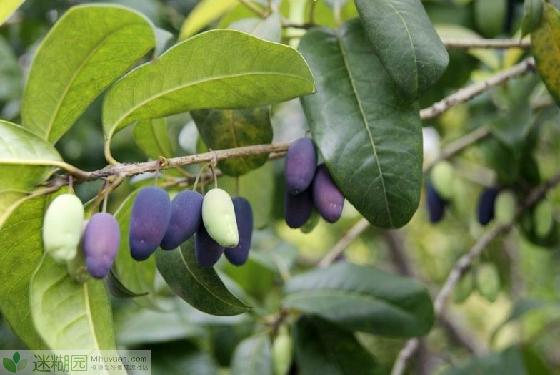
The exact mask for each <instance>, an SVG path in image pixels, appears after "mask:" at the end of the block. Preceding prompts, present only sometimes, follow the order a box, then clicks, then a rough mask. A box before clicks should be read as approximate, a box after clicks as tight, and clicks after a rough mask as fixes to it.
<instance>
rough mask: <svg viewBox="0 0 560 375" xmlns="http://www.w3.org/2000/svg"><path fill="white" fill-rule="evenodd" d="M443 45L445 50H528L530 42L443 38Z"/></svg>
mask: <svg viewBox="0 0 560 375" xmlns="http://www.w3.org/2000/svg"><path fill="white" fill-rule="evenodd" d="M442 41H443V44H444V45H445V47H446V48H447V49H469V48H489V49H507V48H520V49H525V48H530V47H531V41H529V40H519V39H480V38H477V39H458V38H444V39H443V40H442Z"/></svg>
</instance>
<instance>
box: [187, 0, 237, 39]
mask: <svg viewBox="0 0 560 375" xmlns="http://www.w3.org/2000/svg"><path fill="white" fill-rule="evenodd" d="M238 4H239V1H238V0H201V1H200V2H199V3H198V4H197V5H196V7H195V8H194V9H193V10H192V11H191V12H190V13H189V15H188V16H187V18H186V19H185V22H183V25H182V26H181V32H180V33H179V39H186V38H188V37H190V36H192V35H194V34H195V33H196V32H198V31H200V30H201V29H203V28H204V27H206V26H207V25H208V24H210V23H212V22H214V21H215V20H217V19H218V18H220V17H221V16H223V15H224V14H225V13H226V12H228V11H229V10H231V9H233V8H235V6H236V5H238Z"/></svg>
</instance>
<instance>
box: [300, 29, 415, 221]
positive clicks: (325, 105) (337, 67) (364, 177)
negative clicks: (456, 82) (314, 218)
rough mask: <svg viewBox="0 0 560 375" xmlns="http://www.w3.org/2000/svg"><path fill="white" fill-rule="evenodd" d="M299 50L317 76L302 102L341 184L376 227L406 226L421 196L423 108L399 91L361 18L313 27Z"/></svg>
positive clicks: (343, 190) (312, 127)
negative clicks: (336, 27) (333, 26)
mask: <svg viewBox="0 0 560 375" xmlns="http://www.w3.org/2000/svg"><path fill="white" fill-rule="evenodd" d="M300 49H301V51H302V53H303V55H304V56H305V58H306V59H307V61H308V62H309V65H310V66H311V70H312V71H313V74H314V76H315V78H316V81H317V93H316V94H314V95H310V96H306V97H304V98H303V99H302V103H303V107H304V110H305V114H306V116H307V120H308V122H309V125H310V127H311V131H312V133H313V139H314V140H315V143H316V144H317V146H318V148H319V150H320V152H321V154H322V155H323V157H324V159H325V162H326V163H327V166H328V167H329V171H330V173H331V175H332V176H333V178H334V180H335V182H336V183H337V185H338V187H339V188H340V189H341V190H342V192H343V193H344V196H345V197H346V199H348V200H349V201H350V202H351V203H352V204H353V205H354V207H356V209H358V211H360V213H361V214H362V215H364V217H365V218H366V219H368V220H369V221H370V222H371V223H372V224H374V225H377V226H380V227H385V228H388V227H401V226H403V225H404V224H406V223H407V222H408V221H409V220H410V218H411V217H412V215H413V214H414V212H415V211H416V209H417V207H418V203H419V200H420V187H421V183H422V133H421V124H420V117H419V115H418V106H417V105H416V103H412V102H410V101H409V100H407V99H406V98H404V97H403V95H402V94H400V92H399V91H398V89H397V87H396V86H395V84H394V83H393V81H392V80H391V78H390V77H389V75H388V74H387V72H386V71H385V69H384V68H383V66H382V65H381V63H380V62H379V60H378V59H377V57H376V55H375V52H374V51H373V49H372V47H371V46H370V43H369V42H368V40H367V38H366V36H365V33H364V31H363V29H362V27H361V25H360V23H359V22H357V21H353V22H350V23H347V24H345V25H344V26H343V27H342V29H341V30H339V31H337V32H331V31H328V30H326V29H313V30H311V31H309V32H308V33H307V34H306V35H305V37H304V38H303V39H302V41H301V44H300Z"/></svg>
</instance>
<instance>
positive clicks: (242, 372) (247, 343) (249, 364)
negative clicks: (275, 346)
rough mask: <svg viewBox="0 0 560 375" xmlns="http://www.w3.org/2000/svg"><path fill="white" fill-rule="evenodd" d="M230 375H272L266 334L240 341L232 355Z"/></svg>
mask: <svg viewBox="0 0 560 375" xmlns="http://www.w3.org/2000/svg"><path fill="white" fill-rule="evenodd" d="M231 374H232V375H272V354H271V350H270V339H269V338H268V336H267V335H266V334H260V335H256V336H252V337H249V338H247V339H245V340H243V341H241V343H240V344H239V345H238V346H237V348H236V349H235V353H234V355H233V360H232V363H231Z"/></svg>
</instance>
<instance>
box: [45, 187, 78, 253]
mask: <svg viewBox="0 0 560 375" xmlns="http://www.w3.org/2000/svg"><path fill="white" fill-rule="evenodd" d="M83 221H84V206H83V205H82V202H81V201H80V199H78V197H76V196H75V195H74V194H62V195H59V196H58V197H56V198H55V199H54V200H53V201H52V203H51V204H50V206H49V208H48V209H47V212H46V213H45V220H44V222H43V244H44V246H45V252H46V253H47V254H49V255H50V256H51V257H52V258H53V259H54V260H55V261H56V262H65V261H69V260H71V259H73V258H74V257H75V256H76V251H77V248H78V245H79V243H80V237H81V235H82V224H83Z"/></svg>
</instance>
